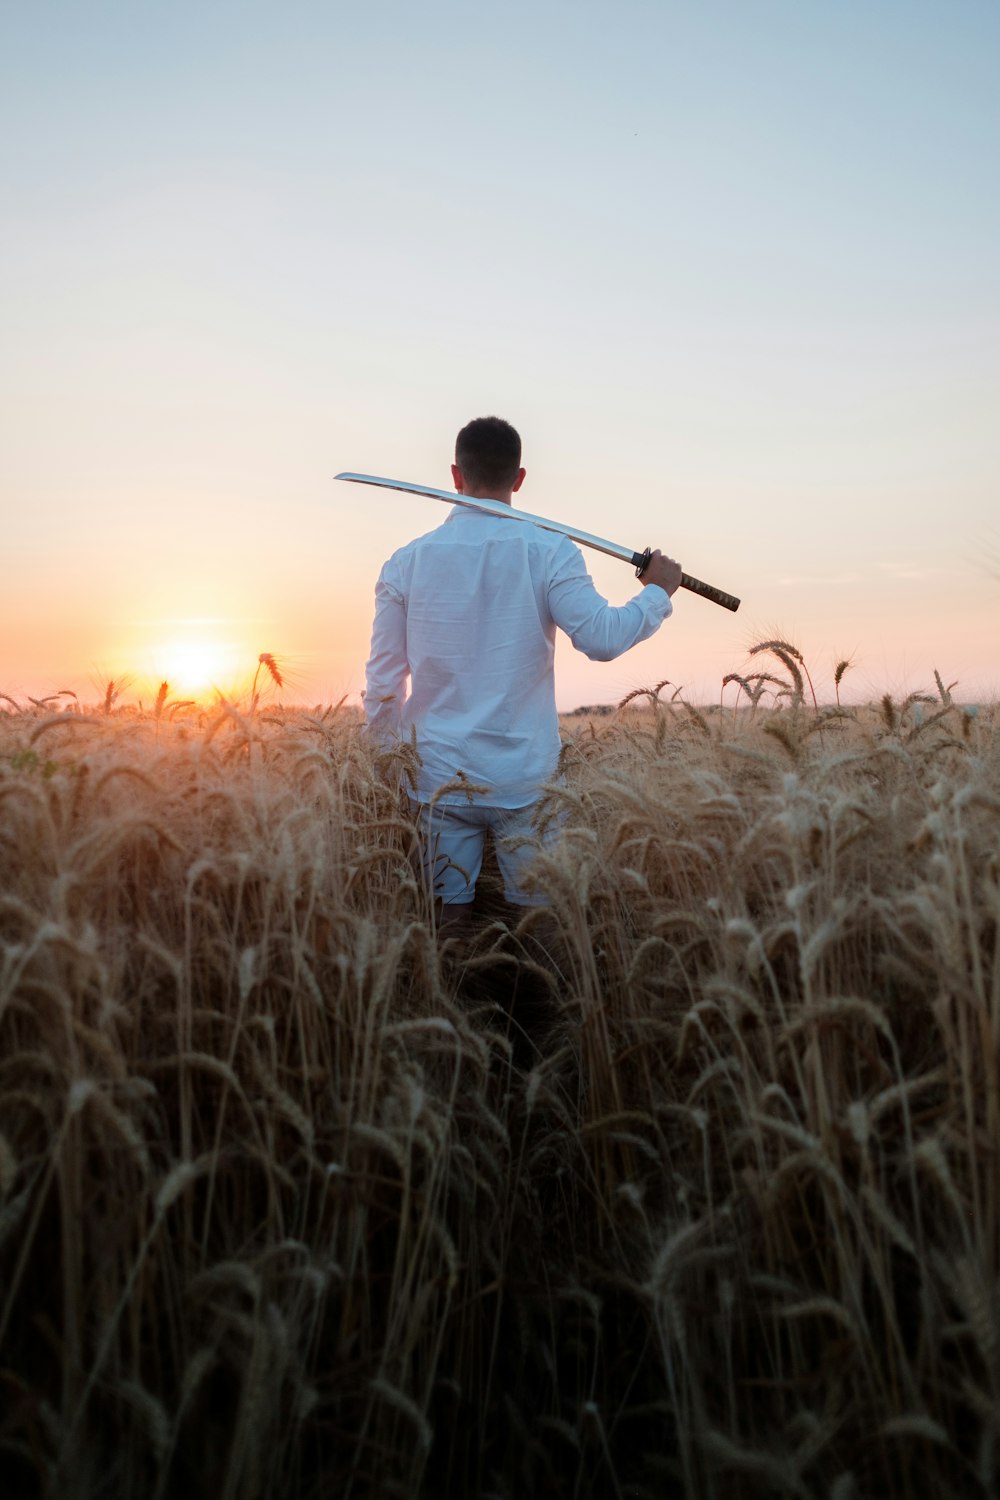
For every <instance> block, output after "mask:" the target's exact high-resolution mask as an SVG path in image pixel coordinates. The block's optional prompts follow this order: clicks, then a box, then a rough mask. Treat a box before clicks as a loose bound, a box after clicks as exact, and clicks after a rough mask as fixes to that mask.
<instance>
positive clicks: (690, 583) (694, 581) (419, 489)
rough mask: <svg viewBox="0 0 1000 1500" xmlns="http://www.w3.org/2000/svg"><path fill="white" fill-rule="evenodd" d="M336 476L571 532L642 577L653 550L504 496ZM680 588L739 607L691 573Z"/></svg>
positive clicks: (563, 533)
mask: <svg viewBox="0 0 1000 1500" xmlns="http://www.w3.org/2000/svg"><path fill="white" fill-rule="evenodd" d="M334 478H335V479H348V480H350V481H351V483H352V484H373V485H376V486H377V487H378V488H379V489H383V490H404V491H405V492H406V493H407V494H408V495H429V496H430V497H431V499H432V500H444V501H445V502H446V503H447V504H448V505H464V506H467V507H468V509H469V510H480V511H484V512H485V513H486V515H489V516H503V517H504V518H505V519H507V520H512V521H529V522H530V523H531V525H532V526H540V527H541V529H542V530H543V531H555V532H558V534H559V535H560V536H568V537H569V538H570V540H571V541H574V542H579V543H580V544H581V546H583V547H593V549H594V551H595V552H605V553H607V555H608V557H618V558H620V559H621V561H622V562H627V563H631V564H632V566H633V567H634V568H635V576H636V577H637V578H641V577H642V574H643V571H644V569H645V568H646V565H647V564H648V562H649V559H650V556H651V553H650V549H649V548H648V547H647V548H646V550H645V551H644V552H633V550H632V548H631V547H620V546H619V545H618V543H617V542H609V541H606V540H605V539H604V537H600V536H591V534H590V532H589V531H581V530H580V529H579V528H578V527H576V526H569V525H567V524H566V522H565V521H550V520H548V519H547V518H546V517H545V516H533V515H531V514H529V512H528V511H526V510H515V509H514V507H513V506H512V505H508V504H506V502H505V501H503V500H482V499H476V498H475V496H473V495H460V494H458V493H457V491H454V490H435V489H431V488H430V486H429V485H426V484H408V483H407V482H406V480H404V479H380V478H378V477H377V476H376V475H374V474H346V473H345V474H336V475H334ZM681 588H682V589H689V590H690V592H691V593H692V594H700V595H701V597H702V598H703V599H711V601H712V603H713V604H721V605H722V608H723V609H731V610H734V611H735V610H737V609H739V607H740V601H739V600H738V599H737V598H735V597H734V596H733V595H732V594H726V593H724V592H723V591H722V589H717V588H714V587H713V586H712V584H710V583H702V581H701V579H700V578H692V577H691V575H690V574H689V573H682V574H681Z"/></svg>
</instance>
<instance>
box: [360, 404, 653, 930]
mask: <svg viewBox="0 0 1000 1500" xmlns="http://www.w3.org/2000/svg"><path fill="white" fill-rule="evenodd" d="M451 473H452V478H453V480H454V484H455V489H456V490H457V491H458V493H459V494H462V495H469V496H474V497H476V498H479V499H489V500H500V501H502V502H504V503H506V504H507V505H510V503H511V496H512V495H513V494H516V493H517V491H518V490H519V489H520V488H521V485H522V484H523V483H524V474H525V471H524V469H523V468H522V467H521V439H520V438H519V437H518V435H517V433H516V431H515V430H514V428H513V427H511V425H510V423H509V422H505V421H503V420H502V419H501V418H500V417H478V418H477V419H476V420H475V421H473V422H470V423H469V424H468V426H466V427H463V428H462V430H461V432H460V433H459V434H458V438H457V441H456V444H455V462H454V464H453V465H452V470H451ZM680 581H681V568H680V564H679V563H676V562H674V561H673V560H672V559H670V558H667V557H663V556H662V554H661V553H660V552H658V551H657V552H654V553H653V554H652V557H651V559H650V561H649V563H648V565H647V567H646V569H645V571H644V572H643V575H642V584H643V587H642V589H641V590H640V591H639V593H638V594H637V595H636V597H635V598H634V599H632V600H631V601H630V602H629V603H628V604H625V605H623V606H622V607H621V608H614V607H612V606H611V605H609V604H608V603H607V601H606V600H604V599H602V598H601V596H600V594H599V593H598V592H597V590H596V588H595V587H594V584H593V581H592V580H591V578H590V575H589V574H588V572H587V569H586V566H585V564H584V561H583V556H582V554H581V552H580V549H579V548H578V547H577V546H576V545H575V543H573V542H571V541H570V540H569V539H568V538H567V537H564V536H559V535H558V534H557V533H554V532H550V531H542V530H541V529H540V528H539V527H537V526H531V525H528V524H527V523H525V522H519V521H513V520H511V521H508V520H507V519H506V518H504V517H501V516H492V515H488V514H486V513H485V512H483V511H474V510H469V509H467V508H466V507H464V506H455V507H454V509H453V510H452V511H451V514H450V515H449V516H448V518H447V520H446V521H445V522H444V524H443V525H441V526H439V527H438V528H437V529H436V530H435V531H431V532H429V533H428V534H427V535H426V536H422V537H418V538H417V539H416V541H413V542H410V543H409V544H408V545H407V546H405V547H402V548H400V550H399V551H398V552H395V553H393V555H392V557H391V558H390V559H389V561H388V562H387V563H386V565H385V567H384V568H383V569H382V572H381V574H380V576H379V580H378V585H377V587H376V590H375V625H374V630H373V633H372V647H371V656H370V657H369V660H368V667H367V674H366V675H367V690H366V694H365V714H366V718H367V721H368V724H369V727H370V729H371V731H372V732H373V733H374V734H375V735H376V736H377V737H378V738H379V739H381V740H389V739H391V738H392V737H393V736H395V735H403V736H408V735H409V733H410V731H411V728H412V729H415V730H416V740H417V749H418V751H419V754H420V756H421V759H422V767H421V771H420V775H419V779H418V785H417V793H416V798H415V800H416V801H418V803H419V807H420V820H421V831H422V837H423V843H424V857H425V861H426V866H427V870H428V873H429V876H430V878H431V879H432V880H433V884H434V890H435V894H436V895H437V896H438V897H439V899H440V900H441V901H442V903H443V907H444V912H443V919H444V921H445V922H446V923H447V922H448V921H449V919H450V920H451V922H452V923H455V922H456V919H459V917H460V916H461V917H462V918H465V919H466V920H467V918H468V917H469V916H470V915H471V910H472V903H473V901H474V899H475V892H476V880H477V877H478V875H479V871H480V867H481V864H482V857H483V846H484V841H485V837H486V830H487V829H488V828H489V829H492V830H493V833H494V838H495V844H496V853H497V862H498V864H499V866H500V872H501V874H502V876H503V881H504V894H505V896H506V898H507V900H508V901H509V902H511V903H512V904H513V905H515V906H533V905H544V904H545V900H544V897H541V896H539V895H537V894H534V893H532V892H530V891H529V890H528V889H527V888H526V884H525V873H526V867H527V865H528V864H529V863H530V860H531V855H532V851H531V849H530V847H529V846H526V845H525V844H524V843H523V842H522V843H519V842H511V843H508V842H507V841H508V840H514V841H518V840H523V839H524V838H525V837H526V836H529V837H530V834H531V822H532V811H533V808H534V806H535V804H536V803H537V801H538V798H539V795H540V791H541V788H542V786H543V785H544V784H545V782H547V781H549V780H550V779H551V778H552V776H553V775H554V774H555V771H556V767H557V764H558V760H559V749H560V741H559V721H558V717H557V714H556V704H555V682H554V677H553V658H554V652H555V635H556V628H557V627H559V628H560V629H562V630H564V631H565V632H566V634H567V635H568V636H569V638H570V640H571V641H572V642H573V645H574V646H575V647H576V649H577V650H578V651H582V652H583V653H584V654H585V655H586V656H589V657H590V658H591V660H593V661H611V660H613V658H614V657H616V656H620V655H621V654H622V653H623V652H624V651H627V650H628V649H629V648H630V647H631V646H634V645H635V644H636V643H637V642H638V641H644V640H646V639H647V637H649V636H651V635H652V634H653V633H654V631H656V630H657V629H658V628H659V626H660V625H661V624H662V622H663V621H664V620H665V619H666V618H667V616H668V615H669V614H670V613H671V609H672V605H671V602H670V596H671V595H672V594H673V593H674V592H675V590H676V589H677V588H678V587H679V585H680ZM407 678H409V680H410V691H409V694H407V691H406V680H407ZM466 783H467V784H468V786H469V787H470V788H479V789H480V790H478V791H476V792H475V793H474V794H473V793H472V792H470V790H467V789H466V785H465V784H466ZM463 925H464V924H463Z"/></svg>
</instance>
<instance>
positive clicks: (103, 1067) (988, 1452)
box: [0, 642, 1000, 1500]
mask: <svg viewBox="0 0 1000 1500" xmlns="http://www.w3.org/2000/svg"><path fill="white" fill-rule="evenodd" d="M782 647H783V643H781V642H771V643H763V645H762V648H761V653H762V654H761V655H760V656H758V658H757V662H756V665H757V666H760V665H761V664H764V665H765V666H767V667H768V670H760V671H756V672H755V674H753V675H752V676H750V677H745V678H739V677H732V678H730V679H728V681H727V685H726V688H725V697H724V701H723V703H722V704H720V705H719V706H716V707H714V708H711V709H706V708H700V709H699V708H694V707H692V706H689V705H687V704H685V703H684V702H683V701H681V700H680V698H678V697H676V696H675V697H674V698H670V697H669V695H668V694H667V693H666V691H665V690H664V689H663V685H661V687H660V688H659V689H653V688H651V689H650V691H649V692H648V693H644V694H639V695H634V696H633V698H632V700H631V701H629V702H626V703H625V704H624V705H623V706H622V707H621V709H620V710H619V711H618V712H617V713H614V714H611V715H608V716H605V717H602V718H588V717H586V716H583V717H576V718H567V719H566V720H565V721H564V740H565V749H564V756H563V762H564V764H563V775H564V779H563V780H562V782H561V783H560V784H559V785H558V786H557V787H554V788H552V789H551V790H550V792H549V793H548V795H547V797H546V800H545V802H544V804H543V807H542V810H541V816H542V820H543V823H545V822H552V824H553V826H554V827H557V828H558V830H559V831H558V836H557V837H556V839H555V842H554V843H552V844H550V845H549V846H547V848H546V851H545V852H544V853H543V854H540V856H539V859H538V862H537V864H536V866H535V879H536V882H537V886H538V888H539V889H540V890H542V891H544V892H545V893H547V895H548V897H549V900H550V903H551V905H550V908H549V911H548V912H543V911H538V910H536V911H533V912H531V913H529V914H528V915H526V916H525V918H524V920H523V922H522V923H521V925H520V926H519V927H515V926H512V925H511V924H510V923H508V922H507V921H506V920H505V918H506V914H505V913H504V911H503V909H502V904H501V903H500V902H499V900H498V899H497V891H496V889H495V887H494V888H490V886H489V879H487V887H488V888H487V897H488V903H489V901H491V902H492V905H489V904H488V906H487V912H486V919H485V925H484V927H483V929H482V930H481V931H480V932H479V933H478V935H476V936H475V937H474V938H473V939H471V940H470V941H463V942H460V941H458V940H455V939H452V938H449V937H447V936H445V935H442V934H440V933H439V932H438V931H437V928H436V921H435V913H434V908H433V903H432V902H431V901H430V900H429V898H428V894H427V891H426V890H425V888H424V884H423V880H422V877H421V875H420V873H419V863H418V861H417V859H416V857H415V848H414V832H413V826H412V821H411V819H410V817H409V815H408V811H407V802H406V799H405V787H406V782H407V776H408V775H409V774H410V773H411V772H412V766H413V762H412V756H413V749H412V747H409V746H403V747H401V748H400V749H399V750H397V751H394V752H391V753H390V752H383V753H380V754H377V753H376V752H375V751H374V750H373V749H372V748H371V746H370V745H369V744H368V743H367V741H366V739H365V736H364V733H363V730H362V728H361V726H360V724H359V723H358V721H357V718H356V716H355V715H354V714H353V713H351V712H350V711H348V710H347V709H346V708H344V707H343V706H341V707H339V708H336V709H334V708H328V709H325V710H324V709H316V710H306V709H282V708H280V707H277V706H274V705H273V704H272V705H270V706H267V704H264V705H263V706H262V704H261V702H260V701H259V699H258V698H257V696H256V694H255V696H254V698H253V699H250V700H249V701H248V702H247V703H246V704H244V705H243V706H242V707H240V706H236V705H233V704H230V703H221V704H219V705H217V706H216V707H215V708H214V709H212V710H203V709H199V708H198V707H197V706H195V705H190V704H175V703H171V701H170V700H169V697H168V694H167V689H166V686H164V689H163V690H162V691H161V693H160V695H159V697H158V699H157V701H156V703H155V704H154V705H153V706H152V707H150V708H147V709H146V710H144V711H141V710H139V709H137V708H128V707H121V706H120V705H119V704H118V703H117V702H116V701H115V698H114V695H113V694H112V692H111V689H110V687H109V691H108V694H107V695H106V696H105V701H104V703H103V704H101V705H99V706H98V707H97V708H95V709H93V710H90V709H85V708H82V707H80V706H79V705H78V704H76V703H75V700H74V702H73V703H71V704H70V707H69V710H68V711H51V710H52V705H51V704H45V703H43V704H39V705H30V706H29V708H28V709H27V710H25V709H23V708H21V707H20V706H19V705H17V704H15V703H13V702H11V701H10V700H8V701H7V702H6V704H0V708H3V709H4V710H5V711H4V712H2V713H0V1493H2V1494H3V1495H5V1496H8V1495H9V1496H11V1497H16V1500H21V1497H24V1500H33V1497H42V1496H53V1497H60V1500H99V1497H100V1500H104V1497H107V1500H124V1497H129V1500H132V1497H141V1500H161V1497H162V1500H167V1497H172V1496H184V1497H186V1500H193V1497H200V1496H206V1497H208V1496H211V1497H213V1500H215V1497H223V1500H270V1497H286V1496H287V1497H295V1500H313V1497H316V1500H319V1497H320V1496H323V1497H327V1496H344V1497H356V1500H362V1497H393V1496H399V1497H403V1496H406V1497H409V1496H449V1497H451V1496H455V1497H465V1496H469V1497H480V1496H481V1497H491V1500H515V1497H517V1500H519V1497H524V1496H533V1495H544V1496H549V1495H551V1496H556V1497H567V1500H569V1497H574V1500H577V1497H590V1496H593V1497H598V1496H600V1497H604V1496H609V1497H616V1500H626V1497H628V1500H643V1497H650V1500H652V1497H661V1496H673V1495H686V1496H694V1497H706V1500H708V1497H717V1496H719V1497H722V1496H724V1497H725V1500H741V1497H751V1496H768V1497H772V1496H773V1497H786V1496H787V1497H802V1500H806V1497H809V1500H812V1497H816V1500H820V1497H823V1500H853V1497H883V1496H892V1497H908V1496H948V1497H951V1496H959V1497H964V1496H969V1497H988V1496H991V1495H995V1494H996V1493H997V1491H998V1489H1000V709H998V708H997V707H996V706H992V707H990V706H984V707H981V708H980V710H979V712H978V713H977V714H975V715H973V714H971V713H969V712H967V711H966V710H964V709H963V708H962V707H961V706H959V705H957V704H956V703H954V702H953V701H952V699H951V694H950V692H949V690H948V689H947V688H946V687H945V685H944V684H943V683H942V682H941V681H940V679H938V690H937V692H936V694H935V701H934V702H931V701H929V700H928V698H927V697H925V696H920V697H911V698H909V699H907V700H906V701H905V702H894V701H893V700H892V699H891V698H889V697H886V698H885V699H883V701H882V702H881V703H876V704H874V705H871V706H869V707H867V708H850V709H847V708H841V707H839V706H834V707H830V708H823V707H819V706H816V704H815V703H814V701H813V698H812V694H811V692H810V691H809V684H808V681H807V680H806V679H804V676H803V670H802V663H801V659H800V658H799V657H798V656H797V654H795V653H790V652H789V650H788V649H787V648H784V654H782ZM842 665H843V664H842ZM838 682H839V678H838Z"/></svg>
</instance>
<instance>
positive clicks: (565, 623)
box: [548, 541, 673, 661]
mask: <svg viewBox="0 0 1000 1500" xmlns="http://www.w3.org/2000/svg"><path fill="white" fill-rule="evenodd" d="M548 603H549V611H550V613H551V615H552V618H553V620H554V621H555V622H556V624H557V625H558V626H559V628H560V630H565V632H566V634H567V635H568V636H569V638H570V640H571V641H572V642H573V645H574V646H575V647H576V649H577V650H578V651H582V652H583V654H584V655H585V656H589V657H590V659H591V661H613V660H614V659H615V657H616V656H621V655H622V654H623V652H625V651H628V650H629V649H630V648H631V647H632V646H635V645H637V644H638V642H639V641H645V640H647V639H648V638H649V636H651V635H654V634H655V633H656V631H657V630H659V628H660V626H661V625H662V624H663V621H664V620H665V619H667V617H668V616H669V615H670V614H671V613H672V612H673V605H672V604H671V602H670V595H669V594H668V593H667V592H666V590H665V589H661V588H660V586H659V584H656V583H650V584H648V585H647V586H646V587H645V588H643V589H641V590H640V592H639V593H638V594H637V595H636V596H635V598H634V599H630V600H629V602H628V604H622V605H620V606H615V605H612V604H609V603H608V601H607V600H606V599H605V598H603V597H602V596H601V595H600V594H599V593H598V592H597V589H596V588H595V587H594V581H593V579H592V578H591V576H590V574H589V573H588V572H587V566H586V563H585V562H584V560H583V554H582V552H581V551H580V549H579V547H577V546H575V545H574V544H573V543H572V542H570V541H567V542H566V543H565V544H564V545H563V546H561V547H560V548H559V550H558V551H557V553H556V555H555V558H554V567H553V571H552V577H551V579H550V581H549V589H548Z"/></svg>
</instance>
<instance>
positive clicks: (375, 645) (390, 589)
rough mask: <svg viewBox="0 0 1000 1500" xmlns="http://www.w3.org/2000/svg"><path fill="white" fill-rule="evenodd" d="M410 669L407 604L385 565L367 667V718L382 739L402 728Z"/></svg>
mask: <svg viewBox="0 0 1000 1500" xmlns="http://www.w3.org/2000/svg"><path fill="white" fill-rule="evenodd" d="M408 672H409V663H408V662H407V659H406V605H405V604H404V602H403V596H402V594H401V593H400V591H399V589H397V588H396V587H395V585H394V584H393V583H391V582H390V581H389V580H388V579H387V578H386V569H385V568H383V569H382V572H381V574H380V575H379V580H378V583H377V584H376V585H375V624H374V625H373V627H372V646H371V652H370V654H369V657H368V665H367V667H366V668H365V719H366V720H367V723H368V727H369V729H370V730H372V731H373V733H374V734H375V735H377V737H378V738H379V739H388V738H390V737H391V735H392V734H394V733H397V732H398V730H399V727H400V714H401V712H402V707H403V703H404V701H405V698H406V678H407V674H408Z"/></svg>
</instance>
